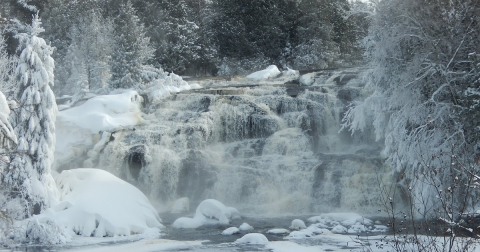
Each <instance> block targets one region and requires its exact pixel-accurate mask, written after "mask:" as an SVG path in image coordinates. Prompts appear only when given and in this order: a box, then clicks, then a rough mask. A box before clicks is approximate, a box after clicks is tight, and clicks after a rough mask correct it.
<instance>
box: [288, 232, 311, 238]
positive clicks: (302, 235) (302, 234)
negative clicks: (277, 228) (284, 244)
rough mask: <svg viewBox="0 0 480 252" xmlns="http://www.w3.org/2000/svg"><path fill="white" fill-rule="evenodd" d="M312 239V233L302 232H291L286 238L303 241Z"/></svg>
mask: <svg viewBox="0 0 480 252" xmlns="http://www.w3.org/2000/svg"><path fill="white" fill-rule="evenodd" d="M309 237H312V233H310V232H308V231H306V230H302V231H293V232H291V233H290V234H289V235H288V238H296V239H303V238H309Z"/></svg>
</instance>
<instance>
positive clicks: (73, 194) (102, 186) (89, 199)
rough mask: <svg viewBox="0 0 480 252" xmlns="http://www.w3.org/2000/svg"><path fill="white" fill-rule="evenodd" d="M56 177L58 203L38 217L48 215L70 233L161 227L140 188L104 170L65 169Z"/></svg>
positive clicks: (111, 232) (127, 232)
mask: <svg viewBox="0 0 480 252" xmlns="http://www.w3.org/2000/svg"><path fill="white" fill-rule="evenodd" d="M56 181H57V187H58V189H59V191H60V194H61V196H60V203H59V204H57V205H56V206H54V207H52V208H49V209H47V210H45V212H43V213H42V214H40V215H39V216H38V218H49V219H52V220H54V221H56V222H57V223H58V224H59V225H61V226H63V227H65V228H66V229H67V230H70V231H71V232H72V234H78V235H82V236H95V237H104V236H115V235H131V234H138V233H144V232H145V231H148V232H151V230H152V228H156V229H159V228H163V225H162V224H161V219H160V217H159V216H158V214H157V212H156V210H155V208H153V206H152V205H151V204H150V201H149V200H148V199H147V197H146V196H145V195H144V194H143V193H142V192H140V190H138V189H137V188H136V187H134V186H132V185H131V184H129V183H127V182H125V181H123V180H121V179H119V178H117V177H115V176H114V175H112V174H110V173H108V172H106V171H104V170H99V169H88V168H82V169H74V170H67V171H63V172H62V173H61V174H59V175H58V176H57V177H56Z"/></svg>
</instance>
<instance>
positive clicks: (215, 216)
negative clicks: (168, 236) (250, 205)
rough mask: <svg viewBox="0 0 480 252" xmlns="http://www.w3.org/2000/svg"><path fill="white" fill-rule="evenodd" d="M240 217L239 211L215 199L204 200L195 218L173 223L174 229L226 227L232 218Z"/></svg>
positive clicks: (183, 218) (181, 219)
mask: <svg viewBox="0 0 480 252" xmlns="http://www.w3.org/2000/svg"><path fill="white" fill-rule="evenodd" d="M237 215H238V216H239V215H240V214H239V212H238V210H237V209H235V208H233V207H226V206H225V205H224V204H223V203H222V202H220V201H218V200H214V199H207V200H204V201H202V202H201V203H200V205H198V207H197V210H196V211H195V216H194V217H193V218H188V217H181V218H179V219H177V220H175V222H173V224H172V227H174V228H197V227H200V226H203V225H226V224H229V223H230V220H231V219H232V216H237Z"/></svg>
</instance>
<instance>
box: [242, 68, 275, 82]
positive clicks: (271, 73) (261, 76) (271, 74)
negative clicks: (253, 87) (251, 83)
mask: <svg viewBox="0 0 480 252" xmlns="http://www.w3.org/2000/svg"><path fill="white" fill-rule="evenodd" d="M280 74H281V72H280V70H278V68H277V66H275V65H271V66H269V67H267V69H264V70H261V71H258V72H254V73H251V74H249V75H247V77H246V78H247V79H254V80H268V79H273V78H275V77H277V76H278V75H280Z"/></svg>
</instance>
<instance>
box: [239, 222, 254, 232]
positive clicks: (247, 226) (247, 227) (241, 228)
mask: <svg viewBox="0 0 480 252" xmlns="http://www.w3.org/2000/svg"><path fill="white" fill-rule="evenodd" d="M239 229H240V230H242V231H250V230H253V227H252V226H250V225H249V224H248V223H246V222H244V223H243V224H242V225H240V227H239Z"/></svg>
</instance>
